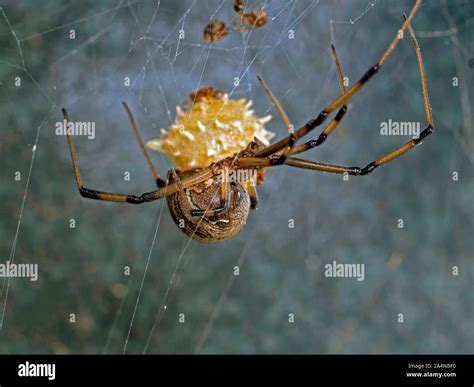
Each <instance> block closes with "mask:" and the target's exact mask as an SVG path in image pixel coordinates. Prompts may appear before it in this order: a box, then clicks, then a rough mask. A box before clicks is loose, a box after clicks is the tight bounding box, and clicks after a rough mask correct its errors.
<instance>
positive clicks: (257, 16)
mask: <svg viewBox="0 0 474 387" xmlns="http://www.w3.org/2000/svg"><path fill="white" fill-rule="evenodd" d="M234 11H235V12H237V13H238V14H239V15H240V17H241V20H240V21H237V27H240V28H241V30H242V31H247V32H249V31H251V30H252V28H253V27H256V28H260V27H263V26H264V25H265V24H267V21H268V16H267V12H266V11H265V10H264V9H263V8H262V7H260V6H258V7H257V8H255V9H254V10H253V11H251V12H245V7H244V2H243V0H235V2H234ZM245 22H246V23H247V25H246V24H245Z"/></svg>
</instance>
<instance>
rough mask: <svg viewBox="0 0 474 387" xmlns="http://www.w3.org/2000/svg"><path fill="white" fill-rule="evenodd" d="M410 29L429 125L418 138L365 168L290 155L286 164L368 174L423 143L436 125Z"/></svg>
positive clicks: (413, 36)
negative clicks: (314, 160)
mask: <svg viewBox="0 0 474 387" xmlns="http://www.w3.org/2000/svg"><path fill="white" fill-rule="evenodd" d="M404 17H405V19H407V17H406V15H404ZM408 31H409V33H410V38H411V41H412V43H413V46H414V47H415V52H416V57H417V60H418V65H419V68H420V77H421V87H422V90H423V101H424V105H425V111H426V119H427V121H428V126H427V127H426V129H424V130H423V131H422V132H421V133H420V135H419V136H418V137H417V138H414V139H412V140H410V141H408V142H407V143H405V144H404V145H402V146H401V147H399V148H397V149H395V150H394V151H392V152H390V153H388V154H386V155H384V156H382V157H380V158H378V159H376V160H374V161H372V162H371V163H369V164H367V165H366V166H365V167H364V168H359V167H345V166H340V165H332V164H325V163H317V162H313V161H308V160H302V159H297V158H292V157H289V158H288V159H287V160H286V163H285V165H289V166H292V167H297V168H304V169H313V170H317V171H323V172H330V173H348V174H349V175H367V174H369V173H370V172H372V171H374V170H375V169H376V168H378V167H380V166H381V165H383V164H386V163H388V162H389V161H392V160H393V159H395V158H397V157H399V156H401V155H403V154H404V153H406V152H408V151H409V150H410V149H413V148H414V147H415V146H417V145H419V144H421V142H422V141H423V139H424V138H425V137H427V136H429V135H430V134H431V133H433V130H434V126H433V117H432V116H431V108H430V101H429V98H428V90H427V87H426V76H425V70H424V67H423V59H422V57H421V51H420V46H419V45H418V42H417V40H416V37H415V33H414V32H413V29H412V28H411V26H410V25H408Z"/></svg>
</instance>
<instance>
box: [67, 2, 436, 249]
mask: <svg viewBox="0 0 474 387" xmlns="http://www.w3.org/2000/svg"><path fill="white" fill-rule="evenodd" d="M420 4H421V0H417V1H416V3H415V5H414V6H413V8H412V10H411V12H410V14H409V16H408V17H407V16H406V15H404V19H405V21H404V23H403V24H402V26H401V31H403V32H404V31H405V30H408V31H409V34H410V38H411V41H412V43H413V46H414V48H415V52H416V56H417V60H418V65H419V71H420V76H421V86H422V93H423V100H424V107H425V111H426V118H427V123H428V126H427V127H426V128H425V129H424V130H423V131H422V132H421V133H420V134H419V136H418V137H417V138H414V139H412V140H410V141H408V142H407V143H405V144H404V145H402V146H401V147H399V148H397V149H395V150H394V151H392V152H390V153H388V154H386V155H384V156H382V157H380V158H378V159H376V160H374V161H372V162H371V163H369V164H367V165H366V166H365V167H363V168H359V167H348V166H341V165H333V164H326V163H321V162H313V161H309V160H304V159H300V158H296V157H293V156H294V155H296V154H299V153H302V152H305V151H308V150H309V149H312V148H315V147H317V146H320V145H321V144H323V143H324V142H325V140H326V139H327V137H328V136H329V135H330V134H331V133H332V131H333V130H334V129H335V127H336V126H337V125H338V123H339V122H340V121H341V120H342V118H343V117H344V115H345V114H346V111H347V105H346V103H347V101H348V100H349V99H350V98H351V97H352V96H353V95H354V94H356V93H357V92H358V91H359V90H360V89H361V88H362V87H363V86H364V85H365V84H366V82H367V81H368V80H369V79H370V78H372V77H373V76H374V75H375V74H376V73H377V72H378V71H379V70H380V68H381V67H382V66H383V64H384V63H385V62H386V61H387V59H388V58H389V56H390V55H391V54H392V52H393V50H394V49H395V47H396V45H397V44H398V41H399V37H398V36H395V38H394V39H393V41H392V42H391V43H390V45H389V46H388V48H387V49H386V51H385V52H384V53H383V55H382V56H381V57H380V60H379V61H378V62H377V63H376V64H375V65H373V66H372V67H370V69H369V70H368V71H367V72H366V73H365V74H364V75H363V76H362V77H361V78H360V79H359V80H358V81H357V82H356V83H355V84H354V85H352V86H351V87H350V88H348V89H347V90H346V88H345V86H344V83H343V75H342V70H341V66H340V63H339V60H338V57H337V54H336V50H335V48H334V46H331V47H332V54H333V57H334V60H335V63H336V68H337V72H338V76H339V82H340V84H341V91H342V94H341V96H340V97H338V98H337V99H336V100H335V101H333V102H331V103H330V104H329V105H327V106H326V107H325V108H324V109H323V110H322V111H321V112H320V113H319V115H318V116H317V117H316V118H314V119H311V120H309V121H308V122H307V123H306V124H305V125H303V126H302V127H301V128H299V129H297V130H293V126H292V124H291V123H290V121H289V119H288V117H287V115H286V114H285V112H284V110H283V109H282V107H281V106H280V104H279V103H278V101H277V99H276V98H275V97H274V95H273V94H272V92H271V91H270V89H269V88H268V86H267V85H266V83H265V82H264V80H263V79H262V78H261V77H258V80H259V81H260V83H261V85H262V87H263V89H264V90H265V92H266V93H267V94H268V96H269V98H270V99H271V100H272V103H273V104H274V106H275V108H276V109H277V111H278V112H279V114H280V115H281V117H282V120H283V121H284V123H285V125H286V127H287V128H288V131H289V135H288V136H286V137H284V138H282V139H280V140H279V141H276V142H274V143H272V144H269V143H268V144H265V143H264V142H263V141H262V140H260V139H258V138H257V137H255V138H254V140H253V141H250V142H249V143H248V144H247V145H246V146H243V147H242V148H241V149H240V150H239V151H238V152H236V153H235V154H234V155H233V156H229V157H225V158H223V159H220V160H218V161H216V162H212V163H210V165H207V166H205V167H198V168H190V169H189V170H183V171H180V170H174V169H173V168H172V169H171V170H170V172H168V179H167V180H163V179H162V178H160V177H159V175H158V173H157V172H156V170H155V168H154V166H153V164H152V162H151V159H150V156H149V155H148V152H147V150H146V147H145V144H144V142H143V140H142V138H141V135H140V132H139V129H138V127H137V125H136V123H135V120H134V118H133V115H132V112H131V111H130V109H129V107H128V106H127V104H126V103H125V102H124V103H123V105H124V107H125V110H126V112H127V114H128V117H129V120H130V123H131V126H132V127H133V129H134V132H135V135H136V137H137V140H138V143H139V145H140V147H141V149H142V151H143V154H144V156H145V159H146V161H147V163H148V166H149V168H150V170H151V172H152V174H153V175H154V177H155V180H156V184H157V186H158V188H157V189H156V190H154V191H151V192H147V193H143V194H141V195H127V194H121V193H109V192H104V191H96V190H94V189H90V188H86V187H85V186H84V185H83V182H82V178H81V174H80V171H79V166H78V162H77V159H76V152H75V148H74V144H73V141H72V138H71V135H70V134H69V133H67V141H68V145H69V150H70V154H71V159H72V165H73V170H74V175H75V179H76V184H77V188H78V190H79V192H80V194H81V195H82V196H83V197H86V198H90V199H96V200H105V201H111V202H123V203H133V204H141V203H146V202H151V201H154V200H158V199H162V198H165V197H166V198H167V202H168V207H169V210H170V213H171V216H172V218H173V220H174V221H175V222H176V224H177V225H178V226H179V227H180V228H181V229H182V230H183V231H184V232H185V233H186V234H187V235H188V236H189V237H191V238H192V239H194V240H197V241H200V242H206V243H218V242H222V241H224V240H227V239H229V238H231V237H233V236H234V235H236V234H237V233H238V232H239V231H240V230H241V229H242V228H243V227H244V225H245V223H246V220H247V217H248V215H249V212H250V209H255V208H256V207H257V203H258V196H257V191H256V184H257V183H261V182H262V180H263V172H264V171H265V170H266V169H267V168H273V167H276V166H280V165H287V166H290V167H296V168H303V169H309V170H315V171H322V172H329V173H336V174H348V175H355V176H364V175H368V174H369V173H371V172H373V171H374V170H375V169H376V168H378V167H380V166H381V165H383V164H386V163H388V162H389V161H392V160H394V159H395V158H397V157H399V156H401V155H403V154H404V153H406V152H408V151H409V150H410V149H412V148H414V147H415V146H416V145H419V144H421V142H422V141H423V139H424V138H425V137H427V136H428V135H430V134H431V133H432V132H433V119H432V116H431V108H430V104H429V99H428V92H427V87H426V79H425V71H424V68H423V61H422V58H421V52H420V48H419V46H418V43H417V41H416V38H415V35H414V32H413V30H412V28H411V26H410V22H411V20H412V19H413V17H414V15H415V13H416V12H417V10H418V8H419V7H420ZM399 34H400V31H399V32H398V34H397V35H399ZM192 97H193V99H194V101H193V102H196V100H197V99H201V98H222V97H223V94H222V93H220V92H218V91H216V90H214V89H212V88H207V89H201V90H199V91H198V92H197V93H194V94H193V95H192ZM336 110H337V113H336V114H335V116H334V118H333V119H332V120H331V121H329V123H328V124H327V126H325V127H324V129H323V130H322V131H321V133H320V135H319V137H318V138H317V139H316V140H309V141H307V142H306V143H303V144H298V145H297V141H298V140H299V139H300V138H302V137H303V136H304V135H306V134H308V133H310V132H311V131H313V130H314V129H315V128H316V127H318V126H320V125H322V124H323V123H324V122H325V121H326V119H327V118H328V116H329V114H331V113H333V112H335V111H336ZM63 116H64V119H65V121H66V122H68V121H69V117H68V113H67V112H66V110H65V109H63ZM192 145H193V146H194V147H198V146H199V145H200V144H192ZM236 172H248V174H245V173H240V176H242V175H244V176H247V177H244V178H242V179H240V180H239V179H232V178H231V176H234V175H235V173H236ZM255 173H257V175H256V176H257V178H256V179H253V178H249V177H248V176H251V177H252V176H255Z"/></svg>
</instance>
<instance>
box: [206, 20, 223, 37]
mask: <svg viewBox="0 0 474 387" xmlns="http://www.w3.org/2000/svg"><path fill="white" fill-rule="evenodd" d="M227 35H229V28H228V27H227V25H226V24H225V23H224V22H223V21H221V20H212V21H210V22H209V24H208V25H207V26H206V28H205V29H204V33H203V37H204V40H205V41H206V42H217V41H218V40H222V39H224V38H225V37H226V36H227Z"/></svg>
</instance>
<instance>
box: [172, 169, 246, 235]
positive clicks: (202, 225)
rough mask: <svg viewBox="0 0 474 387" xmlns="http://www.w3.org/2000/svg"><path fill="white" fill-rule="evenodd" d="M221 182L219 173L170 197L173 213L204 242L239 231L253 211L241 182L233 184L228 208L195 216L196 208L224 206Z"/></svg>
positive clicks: (181, 224) (182, 225)
mask: <svg viewBox="0 0 474 387" xmlns="http://www.w3.org/2000/svg"><path fill="white" fill-rule="evenodd" d="M220 188H221V182H220V181H219V179H218V178H217V177H215V178H211V179H208V180H206V181H204V182H202V183H199V184H197V185H195V186H193V187H191V188H186V189H183V190H181V191H178V192H176V193H174V194H172V195H169V196H168V197H167V200H168V208H169V210H170V213H171V217H172V218H173V220H174V221H175V223H176V224H177V226H178V227H179V228H180V229H181V230H182V231H183V232H184V233H185V234H186V235H188V236H189V237H190V238H192V239H194V240H197V241H200V242H204V243H219V242H222V241H225V240H227V239H230V238H232V237H233V236H234V235H236V234H237V233H238V232H239V231H240V230H241V229H242V228H243V227H244V226H245V223H246V221H247V217H248V214H249V211H250V197H249V194H248V192H247V190H246V189H245V188H244V187H243V186H242V185H240V184H234V183H233V184H231V192H230V200H229V203H228V207H227V209H226V210H225V211H224V212H223V213H221V214H219V215H214V216H193V215H192V214H191V213H192V211H193V210H213V209H217V208H219V207H220V206H221V199H220Z"/></svg>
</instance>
